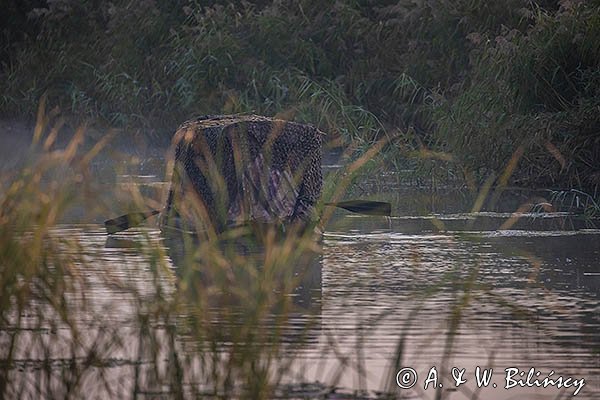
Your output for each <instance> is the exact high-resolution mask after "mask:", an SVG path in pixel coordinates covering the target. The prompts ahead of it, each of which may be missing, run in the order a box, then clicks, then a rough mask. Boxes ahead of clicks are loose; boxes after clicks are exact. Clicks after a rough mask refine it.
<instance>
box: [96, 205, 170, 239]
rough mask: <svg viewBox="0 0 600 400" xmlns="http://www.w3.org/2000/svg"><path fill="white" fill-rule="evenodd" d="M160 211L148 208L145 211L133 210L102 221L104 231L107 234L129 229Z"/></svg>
mask: <svg viewBox="0 0 600 400" xmlns="http://www.w3.org/2000/svg"><path fill="white" fill-rule="evenodd" d="M158 213H160V211H158V210H150V211H146V212H134V213H130V214H125V215H121V216H120V217H117V218H113V219H109V220H106V221H104V226H105V227H106V232H108V233H109V234H111V233H117V232H121V231H124V230H126V229H129V228H131V227H133V226H137V225H139V224H141V223H142V222H143V221H144V220H146V219H147V218H150V217H151V216H153V215H156V214H158Z"/></svg>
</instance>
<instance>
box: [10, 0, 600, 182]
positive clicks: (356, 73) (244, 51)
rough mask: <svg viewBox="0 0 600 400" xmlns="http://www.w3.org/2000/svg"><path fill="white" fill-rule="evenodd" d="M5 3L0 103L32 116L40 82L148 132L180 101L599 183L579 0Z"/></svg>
mask: <svg viewBox="0 0 600 400" xmlns="http://www.w3.org/2000/svg"><path fill="white" fill-rule="evenodd" d="M5 9H6V10H7V12H5V13H3V17H2V18H3V21H2V26H3V27H4V29H3V31H2V40H3V42H2V46H1V48H0V55H1V56H2V59H3V62H2V65H1V67H0V113H1V114H2V115H3V116H4V118H7V117H8V118H14V117H23V116H29V115H33V113H34V111H35V110H36V109H37V104H38V102H39V99H40V97H41V96H42V94H44V93H46V94H47V95H48V97H49V103H50V104H56V105H59V106H60V108H61V110H62V111H63V113H65V114H67V115H70V116H71V117H72V118H74V119H75V120H77V119H92V120H94V121H96V122H97V123H104V124H108V125H113V126H114V125H117V126H129V127H137V128H144V129H146V131H148V132H152V135H154V136H155V137H157V136H168V135H170V133H171V132H172V131H173V129H174V127H175V126H177V125H178V124H179V123H180V122H181V121H183V120H185V119H186V118H188V117H190V116H194V115H198V114H215V113H233V112H249V111H252V112H256V113H260V114H265V115H276V114H281V115H284V116H286V117H288V118H295V119H297V120H301V121H308V122H312V123H314V124H317V125H318V126H319V127H321V128H322V129H323V130H324V131H326V132H328V134H329V138H330V139H331V140H332V142H333V143H340V140H342V142H341V143H345V144H346V145H348V144H350V143H352V144H353V146H354V147H355V148H357V149H359V150H360V149H364V148H365V147H366V146H368V145H370V144H372V143H373V142H374V141H376V140H377V139H379V138H382V137H386V136H387V137H393V138H394V139H393V141H392V142H391V144H390V145H389V146H388V147H387V150H386V152H385V155H386V158H385V160H387V161H388V162H392V163H393V165H395V166H400V165H406V164H407V163H409V164H410V165H411V166H412V167H415V166H417V167H420V168H418V171H420V172H422V173H425V172H427V173H432V172H433V173H436V174H438V175H439V172H441V171H443V172H444V174H445V176H451V177H458V178H459V179H460V180H464V181H465V182H472V183H477V182H480V181H482V180H484V179H487V178H488V177H490V176H498V177H499V178H498V183H499V184H506V183H509V182H513V183H517V184H533V185H549V186H562V187H568V186H571V187H573V186H576V187H579V188H584V189H591V190H594V189H595V188H596V187H597V186H598V185H599V184H600V167H599V166H600V135H598V128H599V126H600V124H599V123H598V122H599V120H600V117H599V115H600V113H599V111H600V2H599V1H597V0H589V1H577V0H560V1H550V0H539V1H531V0H504V1H500V2H495V1H494V2H491V1H486V0H475V1H473V0H470V1H465V0H456V1H448V0H430V1H426V0H394V1H392V0H382V1H374V0H346V1H335V2H333V1H328V2H322V1H315V0H287V1H283V0H282V1H278V0H275V1H266V0H259V1H253V2H249V1H240V2H233V1H225V0H213V1H203V2H200V1H195V0H177V1H172V2H159V1H153V0H139V1H133V2H132V1H125V0H116V1H112V2H101V1H97V0H56V1H41V0H26V1H16V0H13V1H12V2H10V1H9V5H8V7H6V8H5ZM511 160H512V161H511ZM423 167H426V168H423ZM446 171H450V172H451V173H450V174H447V172H446ZM509 175H510V176H511V179H510V180H509V178H508V177H509Z"/></svg>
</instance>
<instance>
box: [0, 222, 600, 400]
mask: <svg viewBox="0 0 600 400" xmlns="http://www.w3.org/2000/svg"><path fill="white" fill-rule="evenodd" d="M512 216H513V214H512V213H508V214H502V213H476V214H472V213H448V214H440V215H431V216H418V215H409V216H405V217H396V218H392V219H385V218H373V217H369V218H365V217H357V216H349V215H347V214H344V213H343V212H340V213H338V214H337V217H336V219H334V220H333V221H332V223H331V224H330V225H329V226H328V228H327V230H326V232H325V234H324V236H323V240H322V242H321V243H320V244H319V246H317V248H316V249H312V252H308V253H306V254H304V255H303V256H298V257H296V258H295V260H296V261H297V263H294V264H293V265H292V268H287V269H277V268H275V267H273V265H275V264H269V263H268V262H267V260H269V259H271V258H269V257H276V256H277V254H270V255H269V254H268V253H267V254H265V251H264V246H263V247H262V248H261V246H260V244H256V243H251V242H247V241H240V240H237V239H236V240H234V241H233V242H231V243H228V244H224V246H225V247H220V248H219V250H218V251H219V252H220V253H209V249H208V248H206V251H199V252H196V250H199V249H204V247H203V246H205V245H206V244H205V243H203V242H201V241H194V240H189V238H188V239H186V238H181V237H169V236H164V235H163V234H161V232H160V231H158V230H157V229H153V228H140V229H137V230H131V231H129V232H124V233H122V234H120V235H118V236H114V237H110V238H107V237H106V235H105V233H104V231H103V228H102V227H101V226H100V225H63V226H60V227H59V228H57V229H56V231H55V232H54V234H56V235H58V236H61V237H63V238H64V239H77V242H78V243H79V247H65V249H64V253H65V255H69V254H83V255H84V256H85V257H84V261H85V262H83V263H82V264H81V265H80V269H79V270H78V271H77V273H78V277H79V278H78V279H81V281H80V282H81V283H80V286H78V287H79V290H75V291H74V292H72V293H68V294H67V296H66V303H67V309H66V310H67V311H68V312H69V313H70V318H65V317H63V316H61V315H59V314H57V312H56V308H55V307H54V306H53V305H48V304H44V303H40V304H32V305H29V306H28V308H24V309H23V310H22V312H21V313H20V314H19V315H17V314H14V315H9V316H3V318H7V319H9V320H11V321H12V326H11V327H10V328H8V329H6V330H4V331H1V332H0V349H2V353H1V357H0V358H2V359H3V360H9V359H10V360H11V361H10V363H8V361H5V362H3V363H2V369H3V371H4V372H3V376H7V377H9V380H5V381H4V382H3V383H2V384H3V385H6V386H5V387H8V389H5V393H6V394H7V395H8V397H9V398H10V397H13V398H40V397H42V398H54V397H65V395H66V394H67V393H70V394H71V395H73V396H74V397H83V396H84V394H85V396H86V397H98V398H108V397H113V398H114V397H120V398H134V397H151V398H173V397H177V396H179V395H180V396H182V397H196V396H208V395H215V394H220V395H223V396H225V393H227V395H235V394H238V395H240V396H242V395H247V396H250V397H252V396H255V397H260V396H263V397H270V396H271V395H273V393H270V394H269V395H266V394H265V393H262V392H260V390H262V389H261V386H260V385H259V383H260V382H261V380H262V381H267V380H270V381H271V382H274V383H275V384H276V387H277V390H276V392H274V393H276V394H277V395H279V396H282V397H283V396H288V397H289V396H291V395H292V394H293V395H294V396H297V397H319V396H320V397H321V398H322V397H331V398H335V396H336V394H335V393H332V392H331V387H332V386H335V387H338V388H345V389H348V390H354V389H369V390H371V391H370V392H368V393H366V394H368V395H369V396H370V397H375V396H376V394H375V393H374V392H373V390H383V391H390V392H392V393H393V394H395V395H398V396H404V398H420V399H421V398H422V399H433V398H435V396H436V393H439V394H441V395H442V396H443V398H445V399H463V398H472V397H473V393H478V395H479V398H481V399H490V400H495V399H497V400H500V399H502V400H504V399H511V398H519V399H560V398H570V397H571V396H572V394H573V389H572V388H567V389H564V390H562V389H557V388H556V387H549V388H546V389H543V388H535V387H533V388H532V387H515V388H511V389H510V390H506V389H504V388H503V386H504V382H505V381H504V374H505V372H504V370H505V368H509V367H516V368H520V369H521V370H523V371H528V370H529V368H532V367H534V368H536V369H537V370H538V371H541V372H542V375H541V376H542V377H544V376H546V375H547V374H548V373H549V371H550V370H554V371H555V374H556V375H562V376H565V377H567V376H572V377H577V378H584V379H585V383H586V384H585V386H584V388H583V389H582V391H581V393H579V394H578V396H577V398H581V399H595V398H597V397H598V396H599V395H600V382H599V381H598V377H599V376H600V359H599V356H598V354H600V337H599V336H598V334H597V332H598V331H599V329H600V306H599V305H598V295H599V293H600V278H599V276H600V265H599V262H598V260H600V257H599V256H600V254H599V252H600V232H599V231H598V230H595V228H593V227H592V228H590V227H589V226H587V225H586V224H581V223H580V221H579V220H577V219H573V218H572V216H570V215H566V214H555V215H549V216H540V215H537V214H525V215H522V216H521V218H520V219H519V220H517V221H515V223H514V224H512V225H511V226H510V227H508V228H506V229H501V228H502V226H503V225H504V224H505V223H506V221H507V220H509V219H510V218H511V217H512ZM148 244H151V246H148ZM228 246H230V247H228ZM148 248H151V249H152V251H148ZM291 248H292V250H293V246H292V247H291ZM189 249H191V250H192V251H189ZM210 251H211V252H215V251H217V250H216V249H211V250H210ZM289 251H291V250H289ZM207 254H210V255H211V257H212V258H209V257H208V256H207ZM219 254H220V256H219ZM224 254H229V255H231V256H233V258H232V259H231V260H229V259H227V258H226V257H224V256H223V255H224ZM236 257H237V258H236ZM209 259H210V260H212V261H211V262H214V263H215V265H218V266H222V268H215V269H210V270H209V269H203V268H201V266H205V265H206V264H207V263H208V260H209ZM261 265H262V267H261ZM264 265H271V267H267V268H266V269H265V268H264ZM233 266H237V267H236V268H233ZM278 274H279V275H278ZM267 277H269V279H268V280H267V279H266V278H267ZM78 282H79V281H78ZM265 282H268V283H269V284H268V285H267V283H265ZM281 294H284V295H283V296H281ZM283 316H284V317H283ZM8 349H12V350H10V351H12V353H11V354H10V356H9V354H8V353H9V350H8ZM399 354H400V357H398V355H399ZM403 366H409V367H412V368H414V369H415V371H416V372H417V373H418V375H419V377H420V378H419V385H417V386H415V387H414V388H412V389H410V390H399V389H398V387H397V385H396V384H395V381H394V378H395V374H396V372H397V371H398V370H399V368H400V367H403ZM433 366H435V367H436V368H437V370H438V371H439V373H440V376H443V377H444V379H446V380H445V381H443V383H444V387H443V388H440V389H438V391H436V390H434V389H432V388H431V387H430V388H429V389H427V390H424V389H423V383H424V378H425V377H427V376H428V373H429V372H430V371H431V368H432V367H433ZM455 366H456V367H459V368H465V370H466V372H465V374H466V375H465V376H466V377H467V379H468V382H467V383H465V384H464V385H462V386H460V387H459V388H453V386H454V385H452V381H451V380H448V378H449V377H451V375H450V371H451V368H452V367H455ZM477 366H480V367H490V368H491V367H493V368H494V371H495V375H494V380H493V382H494V383H497V385H498V387H497V388H493V387H487V388H483V389H482V390H481V391H480V392H477V391H478V388H477V387H476V386H477V385H476V384H475V378H474V371H475V369H476V367H477ZM249 377H251V378H252V379H249ZM243 378H245V380H244V379H243ZM252 380H254V382H252ZM446 384H447V386H446ZM253 385H255V386H253ZM340 392H343V390H341V389H340V390H338V391H337V392H336V393H340ZM344 393H345V392H344ZM340 396H341V395H340ZM338 398H339V397H338Z"/></svg>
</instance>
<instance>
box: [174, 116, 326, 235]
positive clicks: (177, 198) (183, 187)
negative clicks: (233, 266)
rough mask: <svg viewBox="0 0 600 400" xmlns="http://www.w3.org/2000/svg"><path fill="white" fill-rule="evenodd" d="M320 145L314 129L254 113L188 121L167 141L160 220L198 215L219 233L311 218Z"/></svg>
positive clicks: (318, 182) (319, 175) (318, 189)
mask: <svg viewBox="0 0 600 400" xmlns="http://www.w3.org/2000/svg"><path fill="white" fill-rule="evenodd" d="M321 142H322V133H321V132H320V131H318V130H317V129H316V128H315V127H313V126H310V125H303V124H299V123H294V122H288V121H284V120H278V119H272V118H267V117H261V116H256V115H243V116H242V115H240V116H237V115H235V116H207V117H200V118H197V119H194V120H190V121H187V122H185V123H184V124H183V125H181V126H180V127H179V129H178V130H177V132H176V133H175V136H174V138H173V145H174V148H175V158H174V167H173V176H172V181H171V189H170V191H169V196H168V199H167V204H166V209H165V211H166V213H165V215H166V216H167V217H168V220H171V218H172V217H175V218H178V220H179V221H181V220H184V221H185V220H187V221H191V220H193V218H200V219H201V220H204V221H206V222H208V223H211V224H212V225H213V226H214V227H216V228H217V229H218V230H222V229H224V228H225V227H226V226H231V225H235V224H239V223H243V222H247V221H259V222H266V223H274V222H283V223H293V222H308V221H311V220H314V219H315V216H314V214H315V212H314V207H315V204H316V203H317V201H318V200H319V197H320V196H321V189H322V184H323V182H322V173H321ZM168 220H167V222H166V223H167V224H169V223H170V222H169V221H168ZM163 221H165V220H164V219H163ZM163 223H164V222H163Z"/></svg>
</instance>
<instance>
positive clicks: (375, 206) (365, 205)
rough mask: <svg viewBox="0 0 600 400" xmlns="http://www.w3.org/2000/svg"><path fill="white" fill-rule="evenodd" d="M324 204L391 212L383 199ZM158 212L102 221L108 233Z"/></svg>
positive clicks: (370, 212) (374, 212)
mask: <svg viewBox="0 0 600 400" xmlns="http://www.w3.org/2000/svg"><path fill="white" fill-rule="evenodd" d="M325 205H326V206H334V207H340V208H343V209H345V210H348V211H352V212H355V213H359V214H365V215H384V216H390V214H391V213H392V205H391V204H390V203H386V202H383V201H368V200H349V201H341V202H339V203H325ZM158 213H160V211H158V210H150V211H146V212H134V213H130V214H125V215H121V216H120V217H117V218H114V219H109V220H106V221H104V226H105V227H106V231H107V232H108V233H109V234H112V233H117V232H121V231H124V230H127V229H129V228H132V227H134V226H137V225H139V224H141V223H142V222H143V221H144V220H146V219H147V218H150V217H151V216H153V215H156V214H158Z"/></svg>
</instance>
